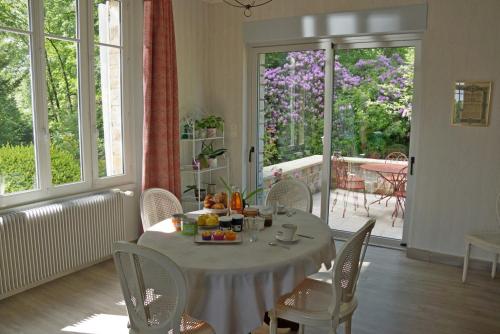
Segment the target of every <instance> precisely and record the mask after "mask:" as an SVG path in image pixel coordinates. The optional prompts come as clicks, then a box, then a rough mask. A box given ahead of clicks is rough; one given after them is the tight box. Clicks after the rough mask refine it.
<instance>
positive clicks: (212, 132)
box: [207, 128, 217, 138]
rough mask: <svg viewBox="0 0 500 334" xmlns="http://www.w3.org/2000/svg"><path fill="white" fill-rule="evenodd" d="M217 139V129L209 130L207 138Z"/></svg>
mask: <svg viewBox="0 0 500 334" xmlns="http://www.w3.org/2000/svg"><path fill="white" fill-rule="evenodd" d="M214 137H217V129H216V128H208V129H207V138H214Z"/></svg>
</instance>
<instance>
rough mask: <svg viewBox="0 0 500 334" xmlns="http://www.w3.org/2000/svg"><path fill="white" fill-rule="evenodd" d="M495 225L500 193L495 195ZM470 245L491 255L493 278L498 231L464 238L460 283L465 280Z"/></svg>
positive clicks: (498, 251) (499, 219) (499, 240)
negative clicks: (462, 268) (462, 267)
mask: <svg viewBox="0 0 500 334" xmlns="http://www.w3.org/2000/svg"><path fill="white" fill-rule="evenodd" d="M496 214H497V223H499V224H500V193H499V194H498V195H497V201H496ZM472 245H474V246H476V247H478V248H481V249H483V250H485V251H488V252H491V253H493V261H492V265H491V278H495V275H496V272H497V263H498V258H499V254H500V230H499V229H496V230H494V231H489V232H482V233H472V234H467V235H466V236H465V256H464V270H463V273H462V282H463V283H465V281H466V280H467V270H468V268H469V257H470V250H471V247H472Z"/></svg>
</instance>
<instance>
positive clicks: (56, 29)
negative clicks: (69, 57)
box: [45, 0, 77, 38]
mask: <svg viewBox="0 0 500 334" xmlns="http://www.w3.org/2000/svg"><path fill="white" fill-rule="evenodd" d="M76 11H77V3H76V1H75V0H45V32H46V33H50V34H54V35H58V36H65V37H71V38H76V37H77V35H76V25H77V23H76Z"/></svg>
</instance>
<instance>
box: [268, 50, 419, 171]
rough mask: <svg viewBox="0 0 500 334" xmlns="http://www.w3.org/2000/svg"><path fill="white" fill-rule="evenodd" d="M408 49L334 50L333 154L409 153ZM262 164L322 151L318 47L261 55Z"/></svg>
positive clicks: (321, 53) (410, 74)
mask: <svg viewBox="0 0 500 334" xmlns="http://www.w3.org/2000/svg"><path fill="white" fill-rule="evenodd" d="M413 62H414V49H413V48H377V49H358V50H340V51H338V53H337V56H336V58H335V74H334V105H333V108H332V121H333V122H332V123H333V124H332V151H337V152H341V153H342V154H343V155H348V156H356V155H363V156H366V157H374V158H379V157H383V156H385V155H386V154H388V153H390V152H391V151H402V152H405V153H407V152H408V145H409V133H410V117H411V110H412V106H411V102H412V98H413V96H412V94H413ZM263 80H264V82H263V83H264V88H265V91H264V99H265V124H264V132H263V133H262V134H261V135H262V137H263V139H264V143H265V144H264V165H266V166H268V165H273V164H276V163H280V162H284V161H289V160H294V159H297V158H300V157H303V156H310V155H316V154H322V152H323V144H322V136H323V125H324V121H323V118H324V115H323V112H324V92H325V84H324V82H325V81H324V80H325V52H324V51H323V50H316V51H301V52H289V53H269V54H267V55H266V60H265V70H264V73H263Z"/></svg>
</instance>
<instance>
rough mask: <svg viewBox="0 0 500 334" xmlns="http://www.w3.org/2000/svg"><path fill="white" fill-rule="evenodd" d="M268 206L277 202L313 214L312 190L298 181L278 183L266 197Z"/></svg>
mask: <svg viewBox="0 0 500 334" xmlns="http://www.w3.org/2000/svg"><path fill="white" fill-rule="evenodd" d="M265 202H266V205H273V204H275V203H277V202H279V203H280V204H283V205H286V206H287V207H289V208H294V209H299V210H303V211H306V212H312V202H313V201H312V194H311V190H310V189H309V187H308V186H307V184H305V183H304V182H302V181H300V180H297V179H285V180H281V181H278V182H277V183H276V184H274V185H273V186H272V188H271V190H269V193H268V194H267V196H266V201H265Z"/></svg>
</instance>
